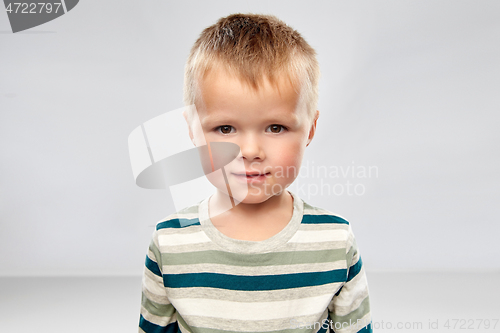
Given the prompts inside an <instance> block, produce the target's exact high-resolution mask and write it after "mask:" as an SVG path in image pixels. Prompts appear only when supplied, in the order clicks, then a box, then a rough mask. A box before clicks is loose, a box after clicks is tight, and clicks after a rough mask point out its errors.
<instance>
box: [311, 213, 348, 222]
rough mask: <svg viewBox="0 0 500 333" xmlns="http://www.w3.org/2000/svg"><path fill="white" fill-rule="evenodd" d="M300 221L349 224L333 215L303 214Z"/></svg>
mask: <svg viewBox="0 0 500 333" xmlns="http://www.w3.org/2000/svg"><path fill="white" fill-rule="evenodd" d="M302 223H305V224H325V223H336V224H349V222H347V221H346V220H344V219H343V218H341V217H338V216H335V215H304V216H303V217H302Z"/></svg>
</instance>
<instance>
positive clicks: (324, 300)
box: [170, 294, 332, 321]
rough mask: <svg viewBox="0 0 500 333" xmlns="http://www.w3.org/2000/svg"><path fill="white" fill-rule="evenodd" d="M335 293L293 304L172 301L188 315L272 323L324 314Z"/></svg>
mask: <svg viewBox="0 0 500 333" xmlns="http://www.w3.org/2000/svg"><path fill="white" fill-rule="evenodd" d="M331 298H332V295H331V294H327V295H321V296H316V297H308V298H302V299H295V300H289V301H275V302H231V301H221V300H214V299H204V298H180V299H175V298H171V299H170V302H171V303H172V305H173V306H174V307H175V308H176V309H177V311H179V313H182V315H186V316H200V317H212V318H223V319H234V320H250V321H255V320H272V319H281V318H293V317H298V316H307V315H313V314H316V313H322V312H323V311H325V309H326V308H327V306H328V303H329V302H330V300H331Z"/></svg>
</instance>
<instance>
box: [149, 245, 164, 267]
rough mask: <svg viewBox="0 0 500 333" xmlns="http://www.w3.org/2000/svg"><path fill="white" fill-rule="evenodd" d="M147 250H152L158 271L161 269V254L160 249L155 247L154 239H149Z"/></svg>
mask: <svg viewBox="0 0 500 333" xmlns="http://www.w3.org/2000/svg"><path fill="white" fill-rule="evenodd" d="M149 250H151V252H153V254H154V255H155V257H154V259H155V260H156V263H157V264H158V267H159V268H160V271H161V270H162V268H161V259H162V254H161V253H160V250H159V249H158V248H157V247H156V244H155V242H154V241H151V243H150V244H149Z"/></svg>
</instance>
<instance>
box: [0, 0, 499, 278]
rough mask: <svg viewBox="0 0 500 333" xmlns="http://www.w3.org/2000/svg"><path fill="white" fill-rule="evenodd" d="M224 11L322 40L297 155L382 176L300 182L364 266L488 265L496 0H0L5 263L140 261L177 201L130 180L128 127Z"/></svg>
mask: <svg viewBox="0 0 500 333" xmlns="http://www.w3.org/2000/svg"><path fill="white" fill-rule="evenodd" d="M234 12H254V13H272V14H275V15H277V16H279V17H280V18H281V19H283V20H284V21H285V22H287V23H288V24H289V25H291V26H292V27H294V28H296V29H297V30H298V31H299V32H301V33H302V34H303V36H304V37H305V38H306V39H307V40H308V41H309V43H310V44H311V45H312V46H313V47H314V48H315V49H316V50H317V52H318V54H319V61H320V65H321V69H322V78H321V82H320V101H319V110H320V112H321V115H320V118H319V121H318V132H317V135H316V137H315V139H314V140H313V142H312V144H311V145H310V146H309V148H308V149H307V151H306V156H305V160H304V163H306V160H308V161H310V162H309V163H310V165H312V163H314V165H316V166H319V165H323V166H327V167H330V166H337V167H344V168H347V167H349V166H353V165H354V166H362V167H368V166H376V167H377V169H378V177H374V176H373V175H372V177H371V178H365V179H360V178H355V179H351V178H349V177H348V178H343V177H341V178H340V179H338V178H337V179H333V178H328V179H325V180H324V181H326V182H328V183H329V184H332V185H333V184H335V183H336V182H340V183H345V182H346V181H347V180H350V181H351V183H352V184H357V183H360V184H362V185H363V186H364V189H365V193H364V195H351V196H349V195H347V194H346V193H344V194H343V195H320V194H318V195H313V194H311V193H309V194H308V195H307V196H305V197H304V195H303V193H300V194H301V195H302V196H303V197H304V200H306V201H307V202H309V203H311V204H313V205H317V206H320V207H323V208H326V209H329V210H331V211H333V212H335V213H338V214H340V215H341V216H344V217H345V218H347V219H348V220H350V221H351V223H352V224H353V228H354V231H355V234H356V236H357V238H358V241H359V245H360V248H361V251H362V253H363V257H364V261H365V263H366V267H367V268H368V269H372V270H496V271H498V270H499V269H500V260H498V257H499V254H500V246H499V242H498V240H497V235H498V234H500V227H499V224H498V220H499V217H500V214H499V205H498V202H499V191H498V184H499V180H500V177H499V175H498V170H499V167H500V159H499V156H498V155H499V148H500V147H499V138H500V135H499V131H498V125H499V121H500V116H499V114H498V111H499V93H498V92H499V91H500V89H499V88H500V66H499V61H498V59H500V43H499V41H500V40H499V39H500V20H499V17H500V16H499V15H500V2H498V1H478V2H472V1H357V2H351V1H349V2H348V1H337V2H330V1H324V2H313V3H306V2H298V1H296V2H291V1H240V2H238V1H236V2H235V1H210V2H202V1H197V2H193V1H183V2H180V1H179V2H175V3H173V2H171V1H146V2H138V1H123V0H121V1H90V0H88V1H83V2H80V3H79V4H78V5H77V7H75V8H74V9H73V10H72V11H71V12H69V13H68V14H66V15H64V16H62V17H60V18H58V19H56V20H54V21H51V22H48V23H46V24H44V25H42V26H39V27H36V28H34V29H32V30H28V31H26V32H25V33H17V34H12V33H9V32H8V31H9V30H10V27H9V23H8V20H7V15H6V13H5V11H3V10H2V11H0V30H1V31H3V33H2V34H0V39H1V42H0V45H1V53H0V57H1V62H0V72H1V76H0V103H1V104H0V112H1V113H0V138H1V141H0V152H1V165H0V185H1V192H0V200H1V201H0V204H1V211H0V219H1V233H0V251H1V253H2V256H1V257H0V275H4V276H5V275H9V276H12V275H139V274H141V272H142V263H143V259H144V255H145V251H146V248H147V245H148V243H149V238H150V236H151V233H152V231H153V225H154V224H155V223H156V222H157V221H158V220H160V219H161V218H162V217H164V216H166V215H168V214H170V213H172V212H173V210H174V208H173V205H172V203H171V199H170V197H169V195H168V193H167V192H165V191H155V190H145V189H141V188H138V187H136V185H135V184H134V180H133V177H132V172H131V167H130V161H129V156H128V148H127V138H128V135H129V133H130V132H131V131H132V130H133V129H134V128H135V127H137V126H139V125H140V124H141V123H143V122H145V121H147V120H149V119H151V118H153V117H155V116H157V115H160V114H162V113H164V112H167V111H169V110H174V109H177V108H179V107H181V106H182V82H183V68H184V62H185V60H186V57H187V55H188V52H189V49H190V47H191V45H192V44H193V42H194V41H195V39H196V38H197V36H198V35H199V33H200V32H201V30H202V29H203V28H204V27H206V26H208V25H210V24H212V23H214V22H215V21H216V20H217V19H218V18H219V17H221V16H224V15H227V14H230V13H234ZM319 181H320V180H319V179H317V178H316V179H314V178H311V179H306V178H304V179H301V182H311V183H315V184H319Z"/></svg>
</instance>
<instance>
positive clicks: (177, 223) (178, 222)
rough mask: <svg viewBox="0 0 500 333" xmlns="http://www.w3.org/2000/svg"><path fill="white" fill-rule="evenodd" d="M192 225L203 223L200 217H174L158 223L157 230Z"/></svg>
mask: <svg viewBox="0 0 500 333" xmlns="http://www.w3.org/2000/svg"><path fill="white" fill-rule="evenodd" d="M192 225H201V224H200V220H199V219H198V218H194V219H182V218H181V219H172V220H168V221H163V222H160V223H158V224H157V225H156V230H160V229H166V228H185V227H190V226H192Z"/></svg>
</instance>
